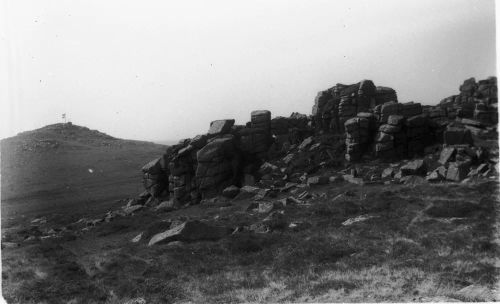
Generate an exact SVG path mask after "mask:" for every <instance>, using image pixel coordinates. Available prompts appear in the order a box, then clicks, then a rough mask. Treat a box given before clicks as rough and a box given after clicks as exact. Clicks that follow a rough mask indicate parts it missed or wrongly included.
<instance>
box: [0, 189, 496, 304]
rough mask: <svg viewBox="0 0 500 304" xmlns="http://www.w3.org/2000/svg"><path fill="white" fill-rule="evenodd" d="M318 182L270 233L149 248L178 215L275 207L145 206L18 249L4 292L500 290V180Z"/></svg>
mask: <svg viewBox="0 0 500 304" xmlns="http://www.w3.org/2000/svg"><path fill="white" fill-rule="evenodd" d="M310 192H311V194H313V196H314V197H315V198H314V199H311V200H309V201H308V203H307V204H302V205H287V206H286V207H285V208H284V209H283V210H282V211H283V215H284V218H283V220H284V221H285V222H286V225H285V226H282V227H281V228H280V229H275V231H273V232H270V233H252V232H246V231H244V230H243V231H241V230H240V232H237V233H233V234H232V235H230V236H228V237H226V238H224V239H221V240H219V241H216V242H208V241H199V242H187V243H185V242H174V243H169V244H160V245H154V246H151V247H148V246H147V243H148V240H149V238H150V237H151V235H153V234H154V233H157V232H159V231H162V230H164V229H165V226H167V225H166V224H168V223H169V222H171V221H175V220H186V219H200V220H206V221H207V222H209V223H213V224H217V225H225V226H229V227H233V228H235V227H244V226H247V225H250V224H252V223H258V222H259V221H262V219H263V218H265V217H267V216H268V214H266V213H261V212H258V211H256V210H249V209H248V206H249V205H250V204H251V203H252V201H250V200H241V201H231V202H226V203H224V204H215V205H207V204H202V205H198V206H193V207H190V208H186V209H181V210H177V211H174V212H170V213H160V212H154V211H152V210H147V211H144V212H140V213H137V214H135V215H133V216H127V217H121V218H117V219H116V220H114V221H112V222H109V223H102V224H99V225H97V226H96V227H94V228H93V229H92V230H90V231H88V232H87V233H85V234H83V235H81V236H79V237H78V238H63V239H48V240H45V241H42V242H34V243H33V242H32V243H28V244H25V245H23V247H20V248H9V249H6V250H4V256H3V273H2V276H3V278H4V287H3V288H4V289H3V294H4V296H5V297H6V299H8V300H9V302H10V303H40V302H43V303H59V302H60V303H66V302H71V303H126V301H128V300H129V299H136V301H135V302H130V303H143V302H141V300H140V299H143V300H145V301H146V303H193V302H194V303H262V302H265V303H268V302H272V303H274V302H379V301H386V302H394V301H397V302H415V301H416V302H421V301H423V302H429V301H430V302H440V301H454V302H457V301H492V300H495V299H496V300H498V297H497V296H496V295H495V294H497V293H496V291H495V290H496V289H495V288H497V278H498V275H499V268H498V262H497V261H498V259H497V257H498V256H497V254H498V239H497V237H498V234H497V227H496V219H497V214H496V211H495V210H496V204H497V203H496V201H495V197H496V196H497V195H498V189H497V185H496V181H489V182H488V181H485V182H480V183H472V184H468V185H458V184H437V185H418V186H406V185H372V186H357V185H353V184H349V183H345V182H343V183H339V184H336V185H328V186H319V187H314V188H312V189H310ZM281 197H282V196H281V195H280V196H279V197H277V198H276V200H279V199H280V198H281ZM222 206H224V207H222ZM363 218H364V219H363ZM349 219H351V221H348V220H349ZM353 219H358V220H357V221H356V220H353ZM349 222H350V224H348V223H349ZM289 224H294V225H295V226H294V227H295V228H290V226H289ZM47 228H49V227H47ZM41 229H45V228H43V227H42V228H41ZM140 233H143V235H142V239H141V240H140V241H139V242H136V243H133V242H132V241H131V240H132V239H133V238H134V237H136V236H137V235H139V234H140ZM148 236H149V237H148ZM127 303H129V302H127Z"/></svg>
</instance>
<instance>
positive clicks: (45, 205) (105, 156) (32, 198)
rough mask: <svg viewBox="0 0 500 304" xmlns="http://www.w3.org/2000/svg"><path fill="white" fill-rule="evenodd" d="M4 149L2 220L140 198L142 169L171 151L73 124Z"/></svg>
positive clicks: (7, 142)
mask: <svg viewBox="0 0 500 304" xmlns="http://www.w3.org/2000/svg"><path fill="white" fill-rule="evenodd" d="M0 145H1V171H0V173H1V197H2V217H5V216H11V215H13V214H14V213H20V214H25V213H26V212H43V211H44V210H46V211H48V210H49V209H51V210H52V211H57V210H60V209H61V210H62V209H66V208H68V207H69V208H70V209H71V210H73V211H75V210H81V209H82V208H83V209H92V208H104V207H105V206H106V205H107V204H109V203H110V202H111V201H114V200H116V199H120V198H124V197H127V196H133V195H136V194H138V193H139V192H140V191H142V184H141V172H140V169H141V167H142V166H143V165H144V164H145V163H147V162H148V161H150V160H151V159H152V158H154V157H156V156H160V155H161V154H162V153H163V152H164V150H165V146H164V145H159V144H155V143H151V142H143V141H135V140H123V139H118V138H114V137H112V136H109V135H107V134H104V133H101V132H99V131H96V130H90V129H88V128H86V127H82V126H77V125H73V124H71V123H68V124H54V125H48V126H45V127H43V128H40V129H37V130H33V131H28V132H23V133H20V134H18V135H16V136H14V137H10V138H6V139H3V140H2V141H1V144H0ZM54 208H55V209H54Z"/></svg>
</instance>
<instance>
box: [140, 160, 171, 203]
mask: <svg viewBox="0 0 500 304" xmlns="http://www.w3.org/2000/svg"><path fill="white" fill-rule="evenodd" d="M142 172H143V185H144V188H145V189H146V191H148V192H149V194H150V195H151V196H153V197H155V198H156V197H159V196H160V195H161V194H162V193H163V191H165V190H167V189H168V175H169V170H168V166H167V163H166V159H165V156H162V157H160V158H157V159H154V160H152V161H150V162H149V163H147V164H146V165H144V167H142Z"/></svg>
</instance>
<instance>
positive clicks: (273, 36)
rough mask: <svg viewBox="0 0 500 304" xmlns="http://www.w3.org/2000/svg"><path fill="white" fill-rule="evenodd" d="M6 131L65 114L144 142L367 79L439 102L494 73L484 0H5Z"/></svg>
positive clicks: (0, 56)
mask: <svg viewBox="0 0 500 304" xmlns="http://www.w3.org/2000/svg"><path fill="white" fill-rule="evenodd" d="M0 3H1V4H0V9H1V11H2V14H1V15H0V27H1V29H2V30H1V32H0V34H1V42H0V43H1V44H0V66H1V67H2V68H1V69H0V100H1V103H2V108H1V111H2V114H3V115H2V119H1V125H0V127H1V134H0V137H2V138H3V137H7V136H12V135H15V134H16V133H17V132H20V131H25V130H30V129H34V128H39V127H42V126H44V125H47V124H51V123H57V122H61V114H62V113H66V114H67V116H68V118H69V119H70V120H71V121H72V122H73V123H75V124H78V125H84V126H87V127H89V128H91V129H98V130H100V131H103V132H105V133H108V134H110V135H113V136H117V137H121V138H129V139H142V140H165V139H179V138H185V137H192V136H194V135H197V134H200V133H204V132H206V131H207V130H208V127H209V123H210V121H212V120H216V119H223V118H235V119H236V123H238V124H244V123H245V122H246V121H248V120H249V118H250V112H251V111H252V110H256V109H268V110H271V112H272V114H273V116H278V115H281V116H289V115H290V114H291V112H301V113H305V114H310V113H311V108H312V106H313V102H314V97H315V96H316V94H317V92H318V91H320V90H324V89H327V88H329V87H331V86H333V85H335V84H336V83H339V82H340V83H348V84H349V83H355V82H358V81H360V80H362V79H372V80H373V81H374V82H375V85H382V86H390V87H392V88H394V89H396V91H397V92H398V96H399V100H400V101H401V102H406V101H417V102H422V103H424V104H435V103H437V102H439V101H440V100H441V99H442V98H444V97H447V96H449V95H453V94H457V93H458V86H459V85H460V84H461V83H462V82H463V80H464V79H466V78H469V77H476V79H483V78H486V77H488V76H492V75H495V74H496V69H495V66H496V62H495V55H496V53H495V7H494V1H488V0H444V1H443V0H441V1H437V0H427V1H423V0H415V1H401V0H394V1H373V0H367V1H352V0H349V1H309V0H307V1H306V0H304V1H290V0H287V1H270V0H265V1H235V0H230V1H160V0H159V1H125V0H116V1H111V0H106V1H103V0H95V1H94V0H82V1H77V0H71V1H61V0H53V1H49V0H33V1H28V0H5V1H3V2H2V0H0Z"/></svg>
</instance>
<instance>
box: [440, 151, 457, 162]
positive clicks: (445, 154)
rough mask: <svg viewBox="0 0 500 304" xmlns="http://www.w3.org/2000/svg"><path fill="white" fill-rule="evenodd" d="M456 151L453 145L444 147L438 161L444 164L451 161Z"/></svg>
mask: <svg viewBox="0 0 500 304" xmlns="http://www.w3.org/2000/svg"><path fill="white" fill-rule="evenodd" d="M456 153H457V150H456V149H455V148H454V147H444V148H443V150H441V154H440V156H439V163H440V164H442V165H444V164H446V163H448V162H450V161H452V159H453V157H454V156H455V154H456Z"/></svg>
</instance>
